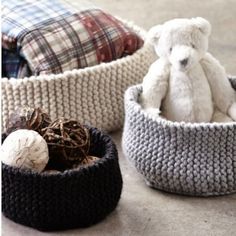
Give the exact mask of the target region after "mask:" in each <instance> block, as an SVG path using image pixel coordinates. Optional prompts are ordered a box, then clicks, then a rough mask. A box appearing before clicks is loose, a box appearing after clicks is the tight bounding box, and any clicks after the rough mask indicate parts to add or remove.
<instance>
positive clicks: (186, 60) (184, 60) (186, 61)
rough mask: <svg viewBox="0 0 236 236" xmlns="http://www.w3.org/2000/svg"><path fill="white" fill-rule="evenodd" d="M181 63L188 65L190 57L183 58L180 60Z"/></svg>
mask: <svg viewBox="0 0 236 236" xmlns="http://www.w3.org/2000/svg"><path fill="white" fill-rule="evenodd" d="M180 64H181V65H182V66H186V65H187V64H188V58H185V59H183V60H180Z"/></svg>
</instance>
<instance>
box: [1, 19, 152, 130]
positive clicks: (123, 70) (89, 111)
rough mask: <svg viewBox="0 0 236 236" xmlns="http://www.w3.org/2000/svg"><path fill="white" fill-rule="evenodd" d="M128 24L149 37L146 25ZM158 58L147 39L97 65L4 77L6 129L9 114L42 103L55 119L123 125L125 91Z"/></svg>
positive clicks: (102, 126) (113, 126)
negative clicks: (130, 51) (121, 55)
mask: <svg viewBox="0 0 236 236" xmlns="http://www.w3.org/2000/svg"><path fill="white" fill-rule="evenodd" d="M126 24H128V26H129V27H131V28H133V29H134V30H135V31H136V32H137V33H138V34H139V35H140V36H141V37H142V38H145V34H146V32H144V31H143V30H142V29H140V28H139V27H137V26H134V25H133V24H131V23H126ZM154 59H155V55H154V53H153V49H152V46H151V45H150V44H148V43H145V44H144V46H143V47H142V48H141V49H139V50H138V51H137V52H135V53H134V54H133V55H131V56H126V57H124V58H121V59H118V60H115V61H113V62H110V63H103V64H100V65H97V66H94V67H88V68H85V69H79V70H72V71H68V72H65V73H63V74H58V75H42V76H37V77H34V76H33V77H29V78H23V79H14V78H12V79H7V78H3V79H2V80H1V83H2V130H3V131H4V130H5V128H6V120H7V118H8V117H9V115H10V114H11V113H12V112H13V111H14V110H15V109H16V108H17V107H19V106H24V105H29V106H32V107H42V108H43V109H44V110H45V111H46V112H48V113H49V115H50V116H51V118H52V119H54V118H56V117H60V116H64V117H65V118H73V119H76V120H78V121H80V122H82V123H85V124H89V125H92V126H95V127H98V128H100V129H102V130H105V131H113V130H116V129H119V128H120V127H122V125H123V119H124V109H123V94H124V92H125V90H126V89H127V88H128V87H129V86H131V85H134V84H137V83H141V82H142V80H143V77H144V75H145V74H146V73H147V71H148V68H149V66H150V64H151V63H152V62H153V61H154Z"/></svg>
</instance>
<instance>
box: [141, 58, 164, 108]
mask: <svg viewBox="0 0 236 236" xmlns="http://www.w3.org/2000/svg"><path fill="white" fill-rule="evenodd" d="M168 78H169V66H168V64H167V63H165V61H163V60H162V59H159V60H157V61H156V62H154V63H153V64H152V65H151V67H150V68H149V71H148V73H147V74H146V76H145V77H144V79H143V84H142V87H143V93H142V95H141V103H142V105H143V107H144V109H147V108H157V109H159V108H160V106H161V101H162V99H163V98H164V97H165V95H166V92H167V88H168Z"/></svg>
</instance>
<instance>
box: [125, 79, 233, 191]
mask: <svg viewBox="0 0 236 236" xmlns="http://www.w3.org/2000/svg"><path fill="white" fill-rule="evenodd" d="M230 81H231V84H232V86H233V87H234V89H235V90H236V78H230ZM141 91H142V86H141V85H136V86H133V87H130V88H129V89H128V90H127V91H126V93H125V125H124V131H123V138H122V146H123V151H124V154H125V155H126V157H127V158H128V160H130V162H131V163H132V164H133V165H134V166H135V168H136V169H137V171H138V172H139V173H141V174H142V175H143V177H144V179H145V181H146V183H147V184H148V185H149V186H150V187H153V188H156V189H160V190H164V191H168V192H174V193H179V194H186V195H195V196H213V195H224V194H229V193H235V192H236V123H228V124H227V123H225V124H219V123H218V124H217V123H211V124H210V123H200V124H191V123H184V122H181V123H177V122H171V121H167V120H165V119H161V118H160V119H159V120H153V119H152V118H150V117H148V115H147V114H146V113H144V111H143V110H142V109H141V106H140V105H139V104H138V98H139V94H140V93H141Z"/></svg>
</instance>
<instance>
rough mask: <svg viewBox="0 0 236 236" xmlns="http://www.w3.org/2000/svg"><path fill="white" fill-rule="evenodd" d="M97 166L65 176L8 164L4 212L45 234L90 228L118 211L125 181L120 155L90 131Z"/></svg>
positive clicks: (104, 138) (4, 178)
mask: <svg viewBox="0 0 236 236" xmlns="http://www.w3.org/2000/svg"><path fill="white" fill-rule="evenodd" d="M90 134H91V149H90V153H89V154H90V155H93V156H97V157H100V160H98V161H96V162H95V163H94V164H93V165H91V166H87V167H81V168H80V169H72V170H67V171H65V172H61V173H55V174H48V173H41V174H40V173H36V172H31V171H26V170H22V169H17V168H14V167H11V166H8V165H4V164H2V211H3V213H4V215H5V216H6V217H8V218H10V219H12V220H13V221H15V222H17V223H20V224H23V225H27V226H30V227H33V228H36V229H39V230H43V231H49V230H60V229H69V228H75V227H87V226H89V225H92V224H95V223H97V222H98V221H100V220H102V219H103V218H104V217H106V216H107V215H108V214H109V213H110V212H111V211H113V210H114V209H115V207H116V205H117V203H118V201H119V199H120V195H121V190H122V177H121V172H120V167H119V163H118V154H117V150H116V147H115V145H114V143H113V142H112V140H111V138H110V137H109V136H107V135H104V134H102V133H101V132H100V131H98V130H97V129H95V128H90Z"/></svg>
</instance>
